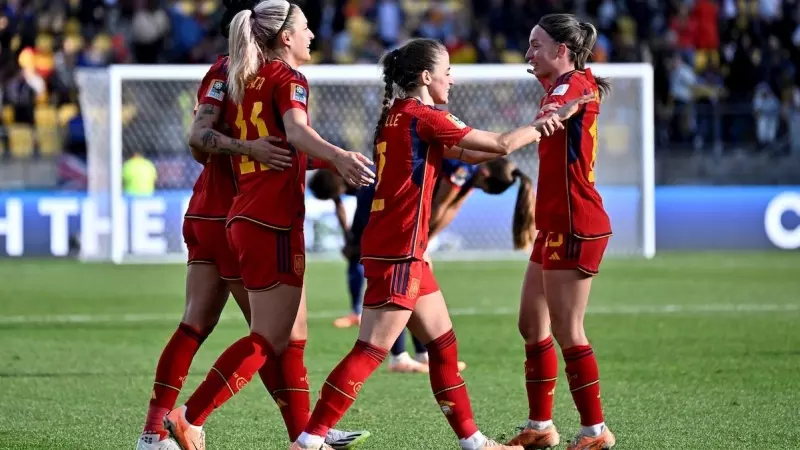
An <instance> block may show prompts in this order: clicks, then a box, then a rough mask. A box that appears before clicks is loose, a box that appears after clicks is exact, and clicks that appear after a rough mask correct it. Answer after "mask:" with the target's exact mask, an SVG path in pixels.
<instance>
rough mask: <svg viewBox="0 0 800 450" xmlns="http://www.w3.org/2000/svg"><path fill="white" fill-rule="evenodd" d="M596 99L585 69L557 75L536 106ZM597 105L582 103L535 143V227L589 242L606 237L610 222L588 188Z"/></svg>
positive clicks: (594, 153) (597, 197) (591, 186)
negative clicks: (587, 97) (561, 125)
mask: <svg viewBox="0 0 800 450" xmlns="http://www.w3.org/2000/svg"><path fill="white" fill-rule="evenodd" d="M591 93H595V95H598V97H597V98H598V99H599V94H598V88H597V82H595V79H594V76H593V75H592V72H591V71H590V70H589V69H586V70H585V71H578V70H575V71H572V72H569V73H567V74H564V75H562V76H561V77H560V78H559V79H558V80H556V82H555V83H553V85H552V86H550V89H549V90H548V91H547V95H546V96H545V98H544V99H542V103H541V105H542V106H544V105H547V104H550V103H557V104H559V105H563V104H564V103H566V102H568V101H570V100H573V99H575V98H578V97H580V96H582V95H586V94H591ZM599 113H600V104H599V102H598V101H594V102H590V103H587V104H585V105H583V106H581V109H580V110H579V111H578V113H577V114H575V115H574V116H573V117H572V118H570V119H569V120H568V121H567V122H566V123H565V124H564V129H563V130H559V131H557V132H556V133H554V134H553V135H552V136H543V137H542V139H541V141H540V142H539V182H538V187H537V192H536V228H537V229H539V230H545V231H548V232H551V233H552V232H555V233H569V234H572V235H573V236H575V237H577V238H584V239H592V238H599V237H603V236H608V235H610V234H611V222H610V221H609V219H608V214H606V211H605V209H603V199H602V198H600V194H599V193H598V192H597V189H595V185H594V163H595V158H596V156H597V116H598V114H599Z"/></svg>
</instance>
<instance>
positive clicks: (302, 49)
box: [289, 9, 314, 63]
mask: <svg viewBox="0 0 800 450" xmlns="http://www.w3.org/2000/svg"><path fill="white" fill-rule="evenodd" d="M295 14H297V16H295V21H294V25H293V26H292V29H291V33H290V35H291V39H290V41H289V52H291V53H292V56H294V58H295V60H297V61H298V62H301V63H306V62H308V61H311V41H312V40H313V39H314V33H312V32H311V29H310V28H308V19H306V15H305V14H303V11H301V10H299V9H298V10H297V11H295Z"/></svg>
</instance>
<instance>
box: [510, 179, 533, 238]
mask: <svg viewBox="0 0 800 450" xmlns="http://www.w3.org/2000/svg"><path fill="white" fill-rule="evenodd" d="M511 175H512V176H513V177H514V179H517V178H519V191H518V192H517V202H516V204H515V205H514V221H513V225H512V233H513V236H514V248H515V249H516V250H521V249H526V248H529V247H530V246H531V244H532V243H533V240H534V239H535V238H536V225H535V223H534V201H535V196H534V194H533V181H532V180H531V179H530V177H529V176H527V175H525V173H524V172H522V171H521V170H520V169H519V168H516V169H514V171H513V172H511Z"/></svg>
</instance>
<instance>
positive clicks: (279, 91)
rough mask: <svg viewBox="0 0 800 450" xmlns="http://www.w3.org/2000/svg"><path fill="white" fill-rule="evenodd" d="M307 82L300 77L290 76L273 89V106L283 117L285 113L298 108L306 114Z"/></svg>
mask: <svg viewBox="0 0 800 450" xmlns="http://www.w3.org/2000/svg"><path fill="white" fill-rule="evenodd" d="M308 94H309V90H308V81H306V79H305V78H304V77H302V76H301V75H292V76H291V77H288V79H287V80H286V81H284V82H283V83H281V84H279V85H278V87H277V88H276V89H275V104H276V105H277V106H278V112H279V113H280V116H281V117H283V115H284V114H286V111H289V110H290V109H293V108H299V109H302V110H303V111H305V112H306V113H308Z"/></svg>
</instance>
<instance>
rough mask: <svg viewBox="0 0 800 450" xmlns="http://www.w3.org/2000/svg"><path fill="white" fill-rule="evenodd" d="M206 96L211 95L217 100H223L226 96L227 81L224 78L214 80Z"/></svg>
mask: <svg viewBox="0 0 800 450" xmlns="http://www.w3.org/2000/svg"><path fill="white" fill-rule="evenodd" d="M206 97H211V98H213V99H215V100H219V101H222V100H223V99H224V98H225V82H224V81H222V80H214V81H212V82H211V86H210V87H209V88H208V92H207V93H206Z"/></svg>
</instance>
